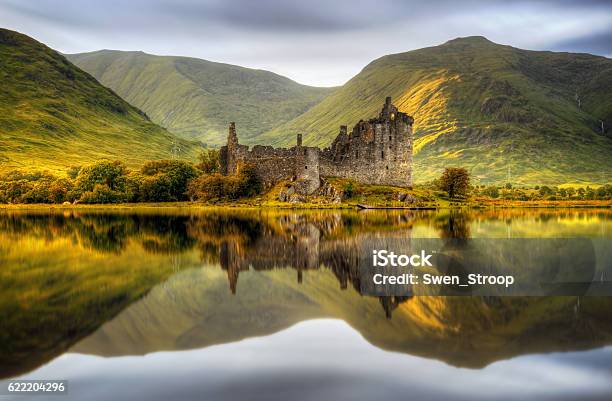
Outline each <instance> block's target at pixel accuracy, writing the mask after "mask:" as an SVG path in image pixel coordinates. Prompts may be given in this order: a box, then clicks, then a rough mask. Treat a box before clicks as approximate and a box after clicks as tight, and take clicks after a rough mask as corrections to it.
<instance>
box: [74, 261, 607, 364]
mask: <svg viewBox="0 0 612 401" xmlns="http://www.w3.org/2000/svg"><path fill="white" fill-rule="evenodd" d="M241 280H242V283H241V286H240V288H239V290H238V291H237V293H236V295H235V296H231V295H230V294H229V293H228V291H227V289H226V287H225V277H224V276H223V275H222V274H220V272H219V271H218V270H215V269H212V270H211V269H202V270H189V271H185V272H182V273H180V274H179V275H177V276H174V277H173V278H171V279H170V280H169V281H168V282H167V283H166V284H164V285H162V286H159V287H157V288H155V289H154V290H153V291H151V292H150V293H149V295H147V296H146V297H145V298H144V299H142V300H141V301H139V302H137V303H135V304H134V305H132V306H130V307H129V308H127V309H126V310H125V311H124V312H123V313H121V314H120V315H119V316H117V317H116V318H115V319H113V320H112V321H110V322H108V323H106V324H105V325H104V326H102V327H101V328H100V330H98V331H97V332H96V333H95V334H93V335H92V336H90V337H88V338H87V339H85V340H83V341H82V342H80V343H79V344H77V345H76V346H75V347H74V348H73V349H72V351H74V352H81V353H93V354H98V355H104V356H117V355H133V354H145V353H149V352H156V351H162V350H179V349H193V348H201V347H206V346H210V345H213V344H220V343H226V342H231V341H237V340H240V339H243V338H247V337H253V336H261V335H265V334H272V333H274V332H277V331H278V330H280V329H283V328H286V327H289V326H291V325H292V324H295V323H296V322H299V321H301V320H304V319H309V318H320V317H333V318H338V319H342V320H345V321H346V322H348V323H349V324H350V325H351V326H353V327H354V328H355V329H356V330H358V331H359V332H360V333H361V334H362V335H363V336H364V337H365V338H366V339H367V340H368V341H370V342H371V343H372V344H374V345H375V346H377V347H380V348H384V349H388V350H393V351H397V352H404V353H409V354H412V355H419V356H423V357H427V358H436V359H441V360H443V361H445V362H448V363H451V364H454V365H459V366H468V367H481V366H484V365H487V364H489V363H491V362H494V361H496V360H499V359H503V358H508V357H512V356H516V355H520V354H525V353H531V352H550V351H564V350H577V349H586V348H593V347H598V346H603V345H606V344H610V343H611V342H612V320H611V319H610V317H612V316H611V315H612V309H611V307H612V300H609V299H598V298H582V299H580V301H578V299H577V298H570V297H567V298H501V299H500V298H492V299H485V298H467V297H465V298H456V297H447V298H443V297H415V298H412V299H410V300H408V301H406V302H404V303H402V304H400V305H399V306H398V307H397V309H396V310H395V311H394V313H393V318H392V319H387V318H386V317H385V315H384V314H383V313H381V312H380V301H379V300H378V299H377V298H375V297H364V296H361V295H360V294H359V293H358V292H357V291H356V290H354V289H352V288H349V289H347V290H342V289H340V288H339V287H338V285H337V282H336V278H335V277H334V276H333V274H332V273H331V272H329V271H324V270H323V271H321V270H318V271H309V272H307V273H305V274H304V277H303V281H302V282H301V284H298V283H297V282H296V280H295V275H294V274H293V273H291V272H289V271H287V270H275V271H267V272H258V273H256V272H247V273H244V275H243V277H241ZM262 289H263V290H262ZM577 302H580V304H579V305H578V304H577Z"/></svg>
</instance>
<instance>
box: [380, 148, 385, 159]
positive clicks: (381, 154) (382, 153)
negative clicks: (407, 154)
mask: <svg viewBox="0 0 612 401" xmlns="http://www.w3.org/2000/svg"><path fill="white" fill-rule="evenodd" d="M380 157H381V158H383V157H385V151H384V150H381V151H380Z"/></svg>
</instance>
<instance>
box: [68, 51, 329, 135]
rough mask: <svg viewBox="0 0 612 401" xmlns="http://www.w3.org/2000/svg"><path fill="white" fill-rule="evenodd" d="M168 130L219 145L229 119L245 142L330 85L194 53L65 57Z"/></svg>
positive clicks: (316, 98) (295, 113)
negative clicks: (304, 82) (321, 85)
mask: <svg viewBox="0 0 612 401" xmlns="http://www.w3.org/2000/svg"><path fill="white" fill-rule="evenodd" d="M67 57H68V59H69V60H71V61H72V62H73V63H75V64H76V65H78V66H79V67H81V68H83V69H84V70H86V71H88V72H90V73H91V74H92V75H93V76H94V77H96V79H98V80H99V81H100V82H101V83H102V84H103V85H105V86H107V87H109V88H111V89H113V90H115V91H116V92H117V93H118V94H119V95H120V96H122V97H123V98H124V99H126V100H127V101H128V102H130V103H132V104H134V105H136V106H137V107H140V108H142V109H143V110H144V111H145V112H146V113H147V115H149V116H150V117H151V119H152V120H153V121H154V122H156V123H158V124H160V125H162V126H164V127H166V128H167V129H169V130H170V131H172V132H174V133H176V134H178V135H181V136H183V137H184V138H188V139H197V140H200V141H203V142H205V143H206V144H208V145H213V146H219V145H222V144H224V141H225V139H226V136H227V133H226V131H227V126H228V123H229V122H230V121H235V122H236V123H237V125H238V126H240V127H241V131H242V134H243V138H244V140H245V142H247V143H252V142H253V138H254V137H256V136H257V135H259V134H261V133H262V132H265V131H267V130H270V129H272V128H274V127H275V126H276V125H278V124H281V123H283V122H286V121H289V120H290V119H292V118H294V117H296V116H298V115H300V114H302V113H303V112H305V111H307V110H308V109H309V108H310V107H312V106H313V105H314V104H316V103H318V102H319V101H320V100H321V99H322V98H323V97H325V96H326V95H327V94H329V93H331V92H332V91H333V90H334V89H335V88H317V87H310V86H306V85H302V84H299V83H297V82H295V81H292V80H291V79H289V78H287V77H284V76H282V75H279V74H276V73H273V72H269V71H266V70H262V69H252V68H246V67H240V66H236V65H232V64H227V63H219V62H214V61H209V60H204V59H199V58H194V57H182V56H158V55H151V54H148V53H144V52H139V51H120V50H99V51H95V52H90V53H77V54H69V55H67Z"/></svg>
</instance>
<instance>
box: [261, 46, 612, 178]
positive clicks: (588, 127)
mask: <svg viewBox="0 0 612 401" xmlns="http://www.w3.org/2000/svg"><path fill="white" fill-rule="evenodd" d="M611 92H612V60H610V59H607V58H604V57H597V56H592V55H588V54H571V53H552V52H536V51H526V50H520V49H516V48H512V47H509V46H502V45H498V44H495V43H493V42H490V41H488V40H487V39H485V38H482V37H470V38H461V39H455V40H452V41H449V42H447V43H445V44H443V45H440V46H436V47H431V48H425V49H420V50H415V51H411V52H407V53H401V54H394V55H389V56H385V57H382V58H380V59H378V60H375V61H373V62H372V63H371V64H369V65H368V66H366V67H365V68H364V69H363V70H362V71H361V72H360V73H359V74H358V75H357V76H355V77H354V78H353V79H351V80H350V81H349V82H348V83H346V84H345V85H344V86H343V87H342V88H340V89H338V90H337V91H335V92H334V93H332V94H331V95H330V96H328V97H327V98H326V99H324V100H323V101H322V102H321V103H319V104H318V105H316V106H314V107H313V108H312V109H310V110H309V111H308V112H306V113H304V114H303V115H301V116H299V117H297V118H296V119H294V120H292V121H290V122H288V123H286V124H283V125H281V126H279V127H277V128H275V129H274V130H271V131H269V132H267V133H265V134H264V135H262V136H261V137H259V138H258V141H260V142H262V143H272V144H276V145H280V144H283V145H284V144H290V143H293V141H294V136H295V133H296V132H303V133H305V134H306V135H305V138H304V141H305V143H308V144H316V145H326V144H329V143H330V142H331V141H332V140H333V138H334V137H335V136H336V135H337V133H338V126H339V125H341V124H348V125H349V126H352V125H353V124H355V123H356V122H357V121H359V119H365V118H369V117H373V116H375V115H376V114H377V113H378V111H379V109H380V107H381V105H382V104H383V102H384V98H385V96H392V97H393V101H394V103H395V104H396V105H397V106H398V107H399V108H400V110H401V111H403V112H407V113H409V114H411V115H413V116H414V117H415V138H416V140H415V174H414V177H415V180H416V181H417V182H419V181H421V182H422V181H427V180H431V179H433V178H436V177H437V176H439V174H440V172H441V171H442V170H443V169H444V167H448V166H466V167H468V168H470V169H471V171H472V173H473V174H474V176H475V178H476V181H477V182H482V183H485V182H506V181H511V182H513V183H529V184H536V183H537V184H542V183H550V184H561V183H567V182H582V183H589V182H609V181H610V180H611V179H612V157H610V156H611V155H612V129H611V128H612V96H610V93H611ZM602 122H603V124H604V131H605V132H604V133H602V130H601V127H602Z"/></svg>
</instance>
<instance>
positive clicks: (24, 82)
mask: <svg viewBox="0 0 612 401" xmlns="http://www.w3.org/2000/svg"><path fill="white" fill-rule="evenodd" d="M0 82H2V89H1V90H0V171H3V170H9V169H16V168H18V169H30V170H31V169H49V170H52V171H64V170H65V169H66V167H68V166H70V165H72V164H86V163H90V162H91V161H93V160H96V159H100V158H111V159H115V158H117V159H121V160H123V161H125V162H126V163H127V164H128V165H130V166H135V165H139V164H142V163H143V162H144V161H145V160H147V159H162V158H169V157H170V156H171V150H172V148H173V142H175V146H176V147H181V149H182V156H183V157H193V156H194V155H195V148H196V146H195V144H192V143H188V142H186V141H183V140H177V138H176V137H175V136H174V135H172V134H170V133H169V132H167V131H166V130H165V129H163V128H161V127H159V126H157V125H155V124H153V123H152V122H151V121H149V119H148V118H147V117H146V115H145V114H144V113H143V112H142V111H140V110H138V109H136V108H135V107H132V106H130V105H129V104H128V103H127V102H125V101H124V100H122V99H121V98H120V97H119V96H117V95H116V94H115V93H113V92H112V91H110V90H108V89H107V88H105V87H103V86H102V85H100V84H99V83H98V82H97V81H96V80H95V79H94V78H93V77H91V76H90V75H89V74H87V73H85V72H83V71H81V70H80V69H79V68H77V67H75V66H74V65H72V64H71V63H70V62H69V61H68V60H66V58H64V57H63V56H62V55H60V54H59V53H57V52H55V51H54V50H52V49H50V48H48V47H46V46H44V45H43V44H41V43H39V42H37V41H35V40H33V39H31V38H29V37H27V36H25V35H22V34H20V33H17V32H13V31H9V30H5V29H0Z"/></svg>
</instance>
